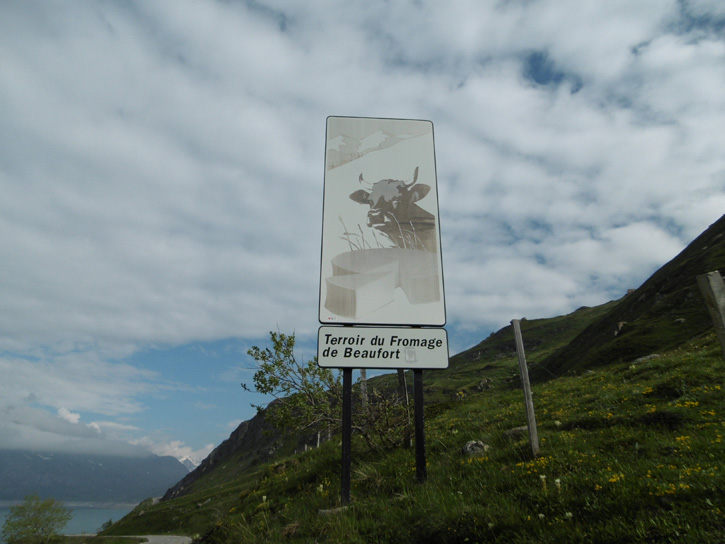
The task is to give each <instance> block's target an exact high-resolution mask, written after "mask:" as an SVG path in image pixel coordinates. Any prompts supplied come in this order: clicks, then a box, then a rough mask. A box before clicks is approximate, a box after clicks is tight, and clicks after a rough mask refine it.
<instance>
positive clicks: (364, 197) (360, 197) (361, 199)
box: [350, 189, 370, 204]
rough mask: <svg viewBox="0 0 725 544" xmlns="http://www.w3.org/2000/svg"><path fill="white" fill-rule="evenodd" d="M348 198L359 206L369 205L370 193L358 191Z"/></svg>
mask: <svg viewBox="0 0 725 544" xmlns="http://www.w3.org/2000/svg"><path fill="white" fill-rule="evenodd" d="M350 198H351V199H352V200H354V201H355V202H358V203H360V204H369V203H370V193H368V192H367V191H365V190H363V189H358V190H357V191H355V192H354V193H351V194H350Z"/></svg>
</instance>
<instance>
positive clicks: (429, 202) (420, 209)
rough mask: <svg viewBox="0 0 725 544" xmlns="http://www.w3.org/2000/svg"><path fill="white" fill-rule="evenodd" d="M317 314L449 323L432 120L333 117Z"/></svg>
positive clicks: (326, 319) (355, 320)
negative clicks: (442, 259)
mask: <svg viewBox="0 0 725 544" xmlns="http://www.w3.org/2000/svg"><path fill="white" fill-rule="evenodd" d="M322 230H323V240H322V267H321V270H322V272H321V278H320V308H319V319H320V321H321V322H323V323H339V324H378V325H428V326H443V325H444V324H445V304H444V297H443V272H442V264H441V255H440V249H439V248H440V232H439V226H438V192H437V180H436V169H435V154H434V144H433V124H432V123H431V122H429V121H418V120H403V119H370V118H354V117H329V118H328V119H327V141H326V150H325V189H324V213H323V229H322Z"/></svg>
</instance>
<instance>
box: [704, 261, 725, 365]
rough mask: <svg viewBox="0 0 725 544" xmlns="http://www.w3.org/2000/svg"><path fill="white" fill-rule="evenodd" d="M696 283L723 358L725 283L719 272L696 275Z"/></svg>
mask: <svg viewBox="0 0 725 544" xmlns="http://www.w3.org/2000/svg"><path fill="white" fill-rule="evenodd" d="M697 284H698V285H699V286H700V292H701V293H702V296H703V297H704V298H705V304H706V305H707V309H708V311H709V312H710V317H711V318H712V324H713V326H714V327H715V332H716V333H717V338H718V340H720V348H721V349H722V354H723V357H724V358H725V284H724V283H723V280H722V276H721V275H720V272H718V271H717V270H715V271H714V272H708V273H707V274H702V275H700V276H697Z"/></svg>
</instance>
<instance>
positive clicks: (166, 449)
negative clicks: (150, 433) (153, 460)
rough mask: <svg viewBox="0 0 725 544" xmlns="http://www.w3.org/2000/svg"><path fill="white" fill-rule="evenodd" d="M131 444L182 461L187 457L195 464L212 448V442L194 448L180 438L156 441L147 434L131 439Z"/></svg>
mask: <svg viewBox="0 0 725 544" xmlns="http://www.w3.org/2000/svg"><path fill="white" fill-rule="evenodd" d="M132 444H136V445H139V446H143V447H144V448H146V449H148V450H149V451H151V452H152V453H154V454H155V455H161V456H170V457H176V458H177V459H178V460H179V461H182V462H183V461H184V460H186V459H188V460H189V461H191V462H192V463H193V464H195V465H198V464H199V463H201V461H203V460H204V459H205V458H206V456H207V455H209V454H210V453H211V452H212V450H213V449H214V444H206V445H205V446H203V447H202V448H199V449H198V450H194V449H192V448H190V447H189V446H187V445H186V444H184V443H183V442H182V441H180V440H172V441H170V442H156V441H154V440H153V439H151V438H149V437H147V436H146V437H143V438H140V439H137V440H133V441H132Z"/></svg>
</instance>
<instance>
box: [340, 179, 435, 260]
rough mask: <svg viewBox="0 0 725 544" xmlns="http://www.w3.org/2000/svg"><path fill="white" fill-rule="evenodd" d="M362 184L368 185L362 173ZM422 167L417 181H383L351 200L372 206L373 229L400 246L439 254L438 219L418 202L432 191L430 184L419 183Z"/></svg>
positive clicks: (370, 224)
mask: <svg viewBox="0 0 725 544" xmlns="http://www.w3.org/2000/svg"><path fill="white" fill-rule="evenodd" d="M359 181H360V183H366V182H365V180H364V179H363V175H362V174H360V178H359ZM417 181H418V168H417V167H416V169H415V171H414V172H413V181H403V180H398V179H381V180H380V181H378V182H376V183H373V184H372V185H371V186H370V190H365V189H359V190H357V191H355V192H354V193H352V194H351V195H350V198H351V199H352V200H354V201H355V202H358V203H360V204H367V205H369V206H370V210H368V216H367V224H368V226H369V227H372V228H374V229H377V230H378V231H380V232H382V233H383V234H385V235H386V236H387V237H388V238H389V239H390V240H392V241H393V242H394V243H395V244H396V245H397V246H398V247H403V248H412V249H425V250H428V251H435V250H436V246H435V232H434V230H435V218H434V217H433V215H432V214H430V213H428V212H427V211H425V210H424V209H422V208H421V207H419V206H418V205H416V202H418V201H419V200H421V199H422V198H423V197H425V196H426V195H427V194H428V192H429V191H430V186H429V185H422V184H416V182H417Z"/></svg>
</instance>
